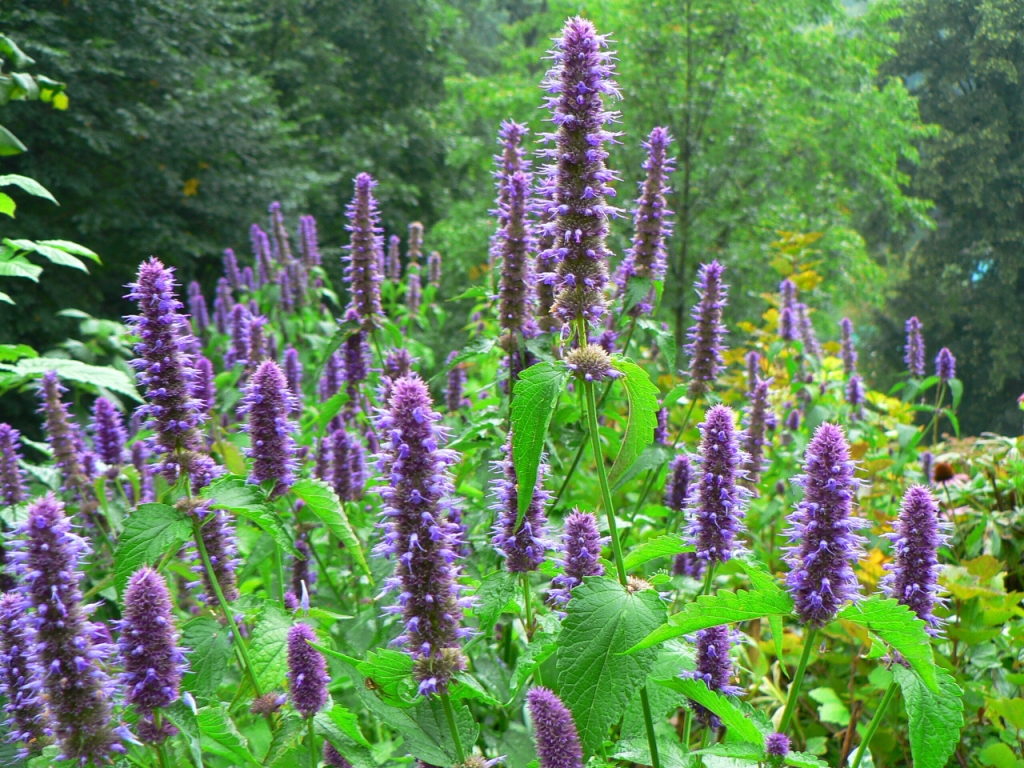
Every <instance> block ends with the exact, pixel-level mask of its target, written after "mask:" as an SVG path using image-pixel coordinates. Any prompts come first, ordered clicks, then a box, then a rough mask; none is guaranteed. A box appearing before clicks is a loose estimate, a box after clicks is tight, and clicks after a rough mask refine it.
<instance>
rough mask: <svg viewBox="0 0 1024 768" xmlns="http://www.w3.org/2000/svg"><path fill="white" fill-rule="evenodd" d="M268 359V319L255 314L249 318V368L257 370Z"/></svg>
mask: <svg viewBox="0 0 1024 768" xmlns="http://www.w3.org/2000/svg"><path fill="white" fill-rule="evenodd" d="M266 359H267V318H265V317H264V316H263V315H256V314H253V315H251V316H250V318H249V358H248V360H247V361H246V363H247V366H246V367H248V368H255V367H256V366H258V365H259V364H260V363H262V362H263V361H264V360H266Z"/></svg>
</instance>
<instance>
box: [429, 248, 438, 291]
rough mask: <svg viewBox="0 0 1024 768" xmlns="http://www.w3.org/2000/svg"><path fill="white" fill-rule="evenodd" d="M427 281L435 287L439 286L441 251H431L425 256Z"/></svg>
mask: <svg viewBox="0 0 1024 768" xmlns="http://www.w3.org/2000/svg"><path fill="white" fill-rule="evenodd" d="M427 283H428V284H429V285H432V286H434V287H435V288H440V287H441V253H440V251H431V252H430V255H429V256H428V257H427Z"/></svg>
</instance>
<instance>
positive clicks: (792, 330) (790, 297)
mask: <svg viewBox="0 0 1024 768" xmlns="http://www.w3.org/2000/svg"><path fill="white" fill-rule="evenodd" d="M779 293H781V294H782V306H781V307H780V308H779V338H780V339H782V340H783V341H796V338H797V329H796V323H797V318H796V283H794V282H793V281H792V280H790V279H789V278H788V277H787V278H786V279H785V280H783V281H782V282H781V283H779Z"/></svg>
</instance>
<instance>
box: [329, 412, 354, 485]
mask: <svg viewBox="0 0 1024 768" xmlns="http://www.w3.org/2000/svg"><path fill="white" fill-rule="evenodd" d="M353 442H354V441H353V438H352V436H351V435H349V433H348V432H347V431H346V430H345V429H344V428H341V429H336V430H335V431H334V434H332V435H331V438H330V455H331V457H332V461H333V468H332V472H331V480H332V483H331V484H332V486H333V487H334V492H335V493H336V494H338V498H339V499H341V500H342V501H354V500H355V495H354V493H353V483H352V453H353V450H352V444H353Z"/></svg>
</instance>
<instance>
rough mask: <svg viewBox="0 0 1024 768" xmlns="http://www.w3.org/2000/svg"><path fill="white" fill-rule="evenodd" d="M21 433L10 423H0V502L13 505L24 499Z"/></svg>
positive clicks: (6, 505) (7, 505) (4, 504)
mask: <svg viewBox="0 0 1024 768" xmlns="http://www.w3.org/2000/svg"><path fill="white" fill-rule="evenodd" d="M20 442H21V433H20V432H19V431H18V430H16V429H15V428H14V427H12V426H11V425H10V424H0V504H2V505H3V506H5V507H13V506H14V505H15V504H20V503H21V502H23V501H24V500H25V496H26V494H25V471H24V470H23V469H22V468H21V465H20V464H18V462H19V461H20V460H21V449H20V448H19V447H18V444H19V443H20Z"/></svg>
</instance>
